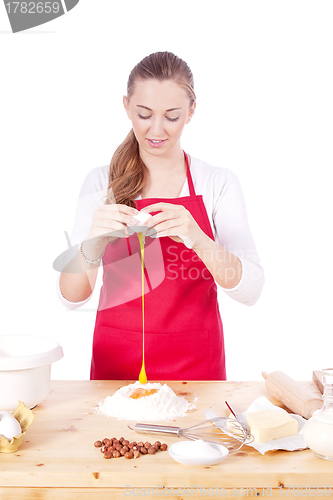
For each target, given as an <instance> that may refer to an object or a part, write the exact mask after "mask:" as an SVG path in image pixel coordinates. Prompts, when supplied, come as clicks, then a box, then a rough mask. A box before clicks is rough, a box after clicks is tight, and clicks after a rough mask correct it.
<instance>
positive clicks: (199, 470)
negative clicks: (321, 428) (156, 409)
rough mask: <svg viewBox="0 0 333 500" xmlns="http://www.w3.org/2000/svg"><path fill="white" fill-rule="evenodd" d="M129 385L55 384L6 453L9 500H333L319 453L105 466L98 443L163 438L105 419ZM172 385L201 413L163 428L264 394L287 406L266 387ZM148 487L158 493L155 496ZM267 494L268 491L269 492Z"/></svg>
mask: <svg viewBox="0 0 333 500" xmlns="http://www.w3.org/2000/svg"><path fill="white" fill-rule="evenodd" d="M128 383H131V382H130V381H69V382H67V381H52V382H51V392H50V394H49V396H48V397H47V399H46V400H45V401H44V402H43V403H42V404H40V405H39V406H38V407H37V408H35V409H34V410H33V411H34V413H35V420H34V422H33V424H32V425H31V427H30V428H29V429H28V432H27V434H26V435H25V437H24V440H23V443H22V445H21V447H20V449H19V450H18V451H17V453H13V454H1V453H0V498H1V500H3V499H7V498H8V499H9V498H10V499H11V500H12V498H13V497H14V496H15V498H20V499H22V500H25V499H32V498H34V499H35V498H38V499H43V498H45V499H50V500H53V499H55V498H57V499H74V498H75V499H76V498H77V499H80V500H85V498H94V499H95V498H96V499H98V498H108V499H113V498H123V497H124V496H147V495H150V496H153V494H154V495H155V496H162V495H163V496H167V497H168V498H186V497H188V496H191V497H193V498H199V497H202V496H213V490H214V489H216V488H217V490H215V491H216V493H215V496H233V497H235V496H249V495H251V496H252V495H253V494H255V490H254V489H253V488H256V489H257V490H256V491H257V493H259V495H257V494H255V496H272V497H276V496H280V497H281V496H288V494H289V497H292V496H297V491H296V489H295V488H296V487H298V488H299V490H298V492H299V495H298V496H323V497H328V496H330V495H331V496H332V497H333V462H327V461H324V460H320V459H318V458H317V457H315V456H314V454H313V452H312V451H311V450H304V451H297V452H285V451H277V452H269V453H266V454H265V455H264V456H262V455H260V454H259V453H258V452H257V451H256V450H254V449H253V448H250V447H247V446H245V447H243V448H242V449H241V450H240V451H239V452H237V453H235V454H232V455H229V457H228V458H227V459H226V460H225V461H223V462H221V463H220V464H217V465H214V466H211V467H193V466H192V467H190V466H185V465H180V464H177V463H176V462H174V461H173V460H172V459H171V457H170V456H169V454H168V452H158V453H156V455H152V456H148V455H145V456H142V457H140V458H139V459H137V460H134V459H133V460H126V459H125V458H119V459H111V460H105V459H104V458H103V456H102V454H101V453H100V451H99V450H98V449H97V448H95V447H94V442H95V441H96V440H97V439H103V438H105V437H113V436H115V437H118V438H119V437H121V436H123V437H125V438H127V439H129V440H136V441H138V440H139V439H138V438H139V437H142V438H144V440H147V439H148V440H154V441H155V440H156V439H158V438H157V436H156V434H154V435H153V434H152V435H149V434H142V435H140V434H137V433H135V432H134V431H131V430H130V429H128V427H127V424H128V423H133V421H132V420H128V421H124V420H117V419H114V418H109V417H106V416H104V415H99V414H98V412H97V410H96V406H97V404H98V403H99V402H101V401H102V400H103V399H104V398H105V397H106V396H108V395H112V394H113V393H114V392H115V391H116V390H117V389H118V388H120V387H122V386H123V385H125V384H128ZM167 383H168V385H169V386H170V387H171V388H172V389H173V390H174V391H175V392H176V394H178V395H183V396H184V397H186V398H187V399H188V400H190V401H194V400H195V398H198V400H197V404H196V409H195V411H193V412H192V413H190V414H189V415H188V416H186V417H181V418H177V419H175V420H172V421H170V422H163V423H166V424H167V425H177V426H181V427H186V426H190V425H193V424H195V423H198V422H201V421H203V420H205V415H204V413H205V410H206V409H207V408H211V409H212V410H214V411H215V412H216V413H217V414H218V415H219V416H227V415H228V414H229V411H228V409H227V408H226V406H225V404H224V401H225V400H227V401H228V402H229V403H230V404H231V406H232V408H233V409H234V410H235V411H236V412H238V413H241V412H242V411H244V410H246V408H247V407H248V406H249V405H250V403H252V402H253V400H255V399H256V398H257V397H259V396H261V395H263V396H266V397H267V398H268V399H269V400H270V401H272V402H273V403H274V404H276V405H277V406H282V405H281V403H279V402H278V401H277V400H276V399H275V398H273V397H271V396H270V395H269V394H268V393H267V391H266V389H265V383H264V382H188V383H186V382H167ZM304 385H305V386H306V387H308V388H309V389H311V390H313V391H314V392H317V393H318V394H319V390H318V389H317V387H316V385H315V384H314V383H313V382H304ZM134 423H135V422H134ZM159 439H160V441H161V440H163V441H165V442H166V443H167V444H168V445H170V444H171V443H172V442H174V441H177V440H178V438H177V437H169V436H163V437H162V436H161V437H160V438H159ZM324 486H326V487H327V489H326V490H325V493H324V490H323V491H321V490H320V489H319V490H318V491H319V493H318V495H317V493H316V491H317V490H315V491H313V490H310V487H311V488H315V489H316V488H318V487H324ZM148 488H151V490H150V492H149V490H148ZM158 488H160V489H158ZM161 488H164V490H161ZM172 488H174V489H175V491H173V490H172ZM181 488H184V494H183V495H181V493H182V492H181ZM209 488H210V490H209V493H208V489H209ZM222 488H223V489H222ZM263 488H266V489H267V488H268V490H267V493H265V490H263ZM270 488H271V489H272V492H271V494H270V490H269V489H270ZM293 488H294V490H293ZM301 488H303V490H301ZM140 489H142V490H140ZM143 489H144V490H143ZM204 489H206V495H204ZM247 489H248V490H247ZM224 490H225V491H224ZM140 491H141V493H140ZM143 491H145V494H144V495H143ZM247 491H248V492H247ZM251 491H252V493H251ZM309 492H310V493H309ZM173 493H174V494H173ZM321 493H322V494H321Z"/></svg>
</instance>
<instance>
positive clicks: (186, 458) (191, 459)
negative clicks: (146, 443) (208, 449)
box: [168, 441, 229, 465]
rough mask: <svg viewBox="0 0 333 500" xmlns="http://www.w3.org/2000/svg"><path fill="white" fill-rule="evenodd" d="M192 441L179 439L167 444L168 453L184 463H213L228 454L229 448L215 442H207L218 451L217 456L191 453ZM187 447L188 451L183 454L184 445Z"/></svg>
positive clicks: (220, 460)
mask: <svg viewBox="0 0 333 500" xmlns="http://www.w3.org/2000/svg"><path fill="white" fill-rule="evenodd" d="M193 443H194V442H193V441H179V442H177V443H173V444H172V445H170V446H169V448H168V450H169V454H170V456H171V458H173V459H174V460H175V461H176V462H178V463H180V464H184V465H215V464H218V463H220V462H222V460H224V459H225V458H226V457H227V456H228V455H229V450H228V448H226V447H225V446H222V445H220V444H216V443H209V444H210V446H212V447H213V448H214V449H215V450H217V451H218V452H219V453H220V457H219V458H216V457H214V458H212V457H200V456H196V455H195V454H194V453H193V450H192V446H193ZM185 446H186V447H188V451H189V453H188V454H187V453H186V454H184V447H185Z"/></svg>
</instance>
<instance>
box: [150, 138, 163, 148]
mask: <svg viewBox="0 0 333 500" xmlns="http://www.w3.org/2000/svg"><path fill="white" fill-rule="evenodd" d="M147 141H148V144H149V145H150V146H152V147H153V148H159V147H160V146H162V145H163V144H164V143H165V142H166V139H164V140H163V139H147Z"/></svg>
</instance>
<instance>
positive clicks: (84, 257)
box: [80, 241, 105, 264]
mask: <svg viewBox="0 0 333 500" xmlns="http://www.w3.org/2000/svg"><path fill="white" fill-rule="evenodd" d="M82 245H83V241H82V243H81V245H80V252H81V255H82V257H83V259H84V260H85V261H86V262H88V264H98V262H99V261H100V260H102V258H103V255H104V252H105V250H103V253H102V255H101V256H100V257H99V258H98V259H97V260H90V259H87V257H86V256H85V255H84V253H83V251H82Z"/></svg>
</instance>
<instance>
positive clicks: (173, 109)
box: [137, 104, 182, 112]
mask: <svg viewBox="0 0 333 500" xmlns="http://www.w3.org/2000/svg"><path fill="white" fill-rule="evenodd" d="M137 108H143V109H147V110H148V111H153V110H152V109H150V108H148V107H147V106H141V105H140V104H138V105H137ZM177 109H182V108H170V109H167V110H166V111H167V112H168V111H176V110H177Z"/></svg>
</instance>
